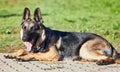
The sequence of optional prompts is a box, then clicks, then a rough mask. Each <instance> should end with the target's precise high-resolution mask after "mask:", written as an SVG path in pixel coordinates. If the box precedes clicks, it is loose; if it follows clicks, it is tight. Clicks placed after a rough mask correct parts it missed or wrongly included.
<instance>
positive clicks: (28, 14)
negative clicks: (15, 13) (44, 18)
mask: <svg viewBox="0 0 120 72" xmlns="http://www.w3.org/2000/svg"><path fill="white" fill-rule="evenodd" d="M29 18H30V10H29V8H25V9H24V12H23V21H25V20H27V19H29Z"/></svg>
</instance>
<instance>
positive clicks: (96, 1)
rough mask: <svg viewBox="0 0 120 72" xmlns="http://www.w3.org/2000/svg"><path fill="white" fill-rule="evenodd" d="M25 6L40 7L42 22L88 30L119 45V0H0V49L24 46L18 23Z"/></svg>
mask: <svg viewBox="0 0 120 72" xmlns="http://www.w3.org/2000/svg"><path fill="white" fill-rule="evenodd" d="M25 7H29V8H30V10H31V14H32V17H33V12H34V9H35V8H36V7H40V9H41V11H42V16H43V19H44V24H45V26H47V27H50V28H52V29H57V30H61V31H76V32H91V33H96V34H99V35H101V36H103V37H104V38H105V39H107V40H108V41H109V42H111V43H112V44H113V46H114V47H115V48H116V49H119V47H120V20H119V19H120V1H119V0H75V1H74V0H64V1H61V0H0V52H10V51H9V50H10V49H11V50H14V49H19V48H24V45H23V44H22V42H21V40H20V34H19V32H20V24H21V20H22V13H23V10H24V8H25Z"/></svg>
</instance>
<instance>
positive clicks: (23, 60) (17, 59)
mask: <svg viewBox="0 0 120 72" xmlns="http://www.w3.org/2000/svg"><path fill="white" fill-rule="evenodd" d="M15 59H16V61H18V62H27V61H29V60H25V59H23V58H22V57H16V58H15Z"/></svg>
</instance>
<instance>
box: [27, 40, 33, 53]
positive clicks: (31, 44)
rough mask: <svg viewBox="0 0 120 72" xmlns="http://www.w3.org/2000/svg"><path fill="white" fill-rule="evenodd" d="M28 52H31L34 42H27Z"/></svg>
mask: <svg viewBox="0 0 120 72" xmlns="http://www.w3.org/2000/svg"><path fill="white" fill-rule="evenodd" d="M25 46H26V50H27V51H31V49H32V46H33V41H29V42H25Z"/></svg>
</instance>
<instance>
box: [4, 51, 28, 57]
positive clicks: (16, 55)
mask: <svg viewBox="0 0 120 72" xmlns="http://www.w3.org/2000/svg"><path fill="white" fill-rule="evenodd" d="M25 54H27V51H26V50H24V49H20V50H18V51H16V52H14V53H11V54H8V55H4V57H5V58H8V59H13V58H16V57H18V56H21V55H25Z"/></svg>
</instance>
